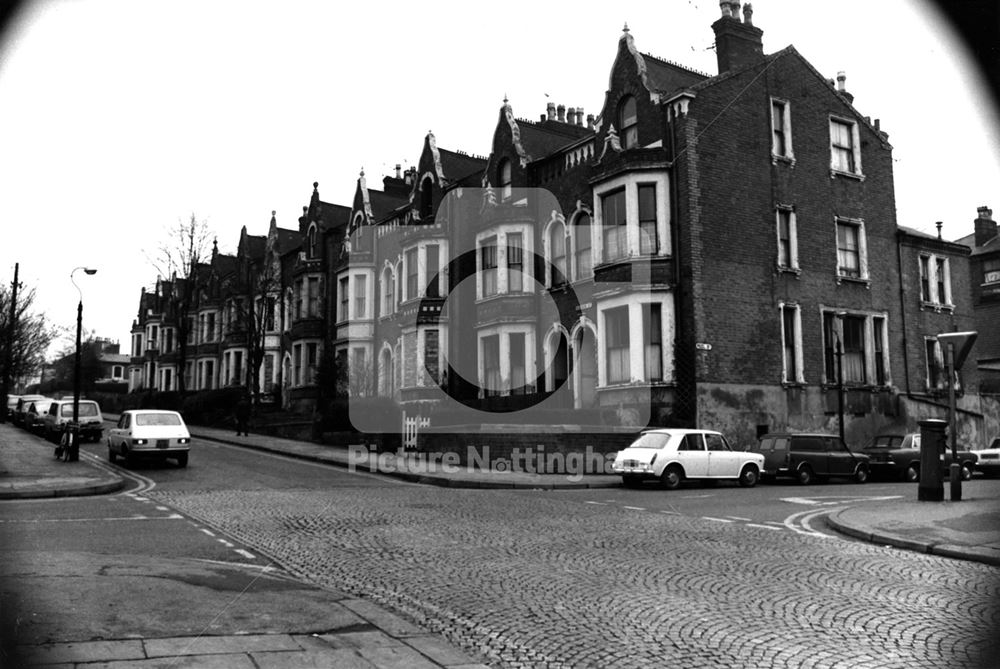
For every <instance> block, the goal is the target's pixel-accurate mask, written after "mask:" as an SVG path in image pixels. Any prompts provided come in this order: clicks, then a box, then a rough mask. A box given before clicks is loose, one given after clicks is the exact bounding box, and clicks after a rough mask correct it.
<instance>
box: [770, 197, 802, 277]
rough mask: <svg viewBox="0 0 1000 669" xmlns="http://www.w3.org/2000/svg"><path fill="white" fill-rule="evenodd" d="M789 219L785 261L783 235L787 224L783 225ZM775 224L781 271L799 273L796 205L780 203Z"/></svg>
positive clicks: (777, 263)
mask: <svg viewBox="0 0 1000 669" xmlns="http://www.w3.org/2000/svg"><path fill="white" fill-rule="evenodd" d="M783 219H784V220H787V229H788V236H787V240H788V242H787V243H788V249H787V255H788V258H787V260H788V262H787V263H785V262H784V260H785V258H784V257H783V256H784V255H785V251H786V249H785V248H784V246H783V242H784V238H783V236H782V234H783V231H784V230H783V229H784V227H785V226H783V225H782V223H783V222H784V220H783ZM774 225H775V238H776V239H775V241H776V244H777V253H778V255H777V262H776V265H777V268H778V271H781V272H795V273H799V272H800V268H799V239H798V237H799V235H798V220H797V217H796V215H795V207H793V206H791V205H784V204H779V205H777V206H776V207H775V208H774Z"/></svg>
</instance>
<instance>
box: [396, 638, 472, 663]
mask: <svg viewBox="0 0 1000 669" xmlns="http://www.w3.org/2000/svg"><path fill="white" fill-rule="evenodd" d="M404 641H405V642H406V644H407V645H408V646H412V647H413V648H415V649H417V650H418V651H420V652H421V653H423V654H424V655H426V656H427V657H429V658H430V659H432V660H434V661H435V662H437V663H438V664H443V665H444V666H446V667H453V666H461V665H463V664H464V665H469V664H472V663H474V662H475V660H473V659H472V658H471V657H469V656H468V655H466V654H465V653H463V652H461V651H459V650H458V649H456V648H455V647H453V646H452V645H451V644H449V643H448V642H446V641H445V640H444V639H443V638H442V637H440V636H439V635H437V634H420V635H417V636H408V637H406V638H405V639H404Z"/></svg>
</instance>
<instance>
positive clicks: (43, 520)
mask: <svg viewBox="0 0 1000 669" xmlns="http://www.w3.org/2000/svg"><path fill="white" fill-rule="evenodd" d="M179 518H182V516H178V515H172V516H139V515H136V516H127V517H122V516H116V517H111V518H34V519H28V520H4V519H0V523H39V524H40V523H97V522H116V523H117V522H120V521H123V520H177V519H179Z"/></svg>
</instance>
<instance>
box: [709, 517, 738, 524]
mask: <svg viewBox="0 0 1000 669" xmlns="http://www.w3.org/2000/svg"><path fill="white" fill-rule="evenodd" d="M701 518H702V520H714V521H715V522H717V523H731V522H733V521H731V520H729V519H728V518H713V517H712V516H702V517H701Z"/></svg>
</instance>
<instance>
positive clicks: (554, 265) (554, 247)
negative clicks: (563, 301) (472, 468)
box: [549, 221, 568, 286]
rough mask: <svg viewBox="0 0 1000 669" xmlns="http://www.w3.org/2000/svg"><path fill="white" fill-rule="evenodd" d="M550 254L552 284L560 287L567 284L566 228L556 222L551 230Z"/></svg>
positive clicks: (559, 222)
mask: <svg viewBox="0 0 1000 669" xmlns="http://www.w3.org/2000/svg"><path fill="white" fill-rule="evenodd" d="M549 253H550V255H551V258H550V262H551V272H552V274H551V277H550V279H551V283H550V284H549V285H552V286H558V285H561V284H564V283H566V277H567V276H568V274H567V272H566V226H564V225H563V224H562V222H561V221H556V222H555V223H553V224H552V227H550V228H549Z"/></svg>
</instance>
